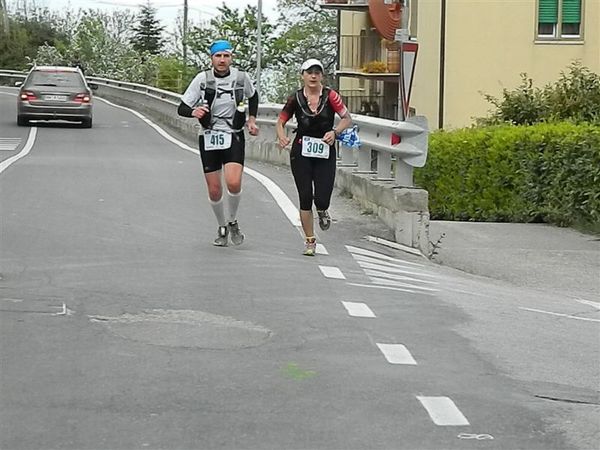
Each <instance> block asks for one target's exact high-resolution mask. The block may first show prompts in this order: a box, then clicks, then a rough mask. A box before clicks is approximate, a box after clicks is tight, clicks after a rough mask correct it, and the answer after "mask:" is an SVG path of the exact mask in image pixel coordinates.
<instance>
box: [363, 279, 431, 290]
mask: <svg viewBox="0 0 600 450" xmlns="http://www.w3.org/2000/svg"><path fill="white" fill-rule="evenodd" d="M370 278H371V281H372V282H373V283H375V284H381V285H384V286H393V287H402V288H407V289H417V291H425V292H438V291H439V289H431V288H427V287H421V286H415V285H414V284H409V283H402V282H401V281H395V280H388V279H387V278H379V277H370Z"/></svg>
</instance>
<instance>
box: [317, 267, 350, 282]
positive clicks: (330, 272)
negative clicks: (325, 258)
mask: <svg viewBox="0 0 600 450" xmlns="http://www.w3.org/2000/svg"><path fill="white" fill-rule="evenodd" d="M319 269H321V273H322V274H323V275H324V276H325V277H326V278H335V279H337V280H345V279H346V277H345V276H344V274H343V273H342V271H341V270H340V269H338V268H337V267H333V266H319Z"/></svg>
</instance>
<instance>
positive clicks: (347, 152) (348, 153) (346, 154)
mask: <svg viewBox="0 0 600 450" xmlns="http://www.w3.org/2000/svg"><path fill="white" fill-rule="evenodd" d="M340 157H341V161H340V164H339V165H341V166H346V167H348V166H356V160H355V155H354V151H353V149H352V147H348V146H346V145H344V144H340Z"/></svg>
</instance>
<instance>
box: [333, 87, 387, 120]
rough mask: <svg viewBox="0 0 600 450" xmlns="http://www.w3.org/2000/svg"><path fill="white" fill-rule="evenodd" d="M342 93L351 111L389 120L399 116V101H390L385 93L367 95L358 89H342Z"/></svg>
mask: <svg viewBox="0 0 600 450" xmlns="http://www.w3.org/2000/svg"><path fill="white" fill-rule="evenodd" d="M340 95H341V96H342V99H343V100H344V104H345V105H346V107H347V108H348V110H349V111H350V112H351V113H354V114H360V115H363V116H370V117H381V118H382V119H389V120H397V118H398V102H397V101H389V100H390V99H386V98H385V96H383V95H380V94H374V95H365V94H364V92H363V91H356V90H341V91H340ZM394 100H395V99H394Z"/></svg>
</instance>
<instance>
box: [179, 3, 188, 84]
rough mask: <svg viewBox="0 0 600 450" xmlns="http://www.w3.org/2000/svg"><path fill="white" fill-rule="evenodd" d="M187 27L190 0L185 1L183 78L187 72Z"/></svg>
mask: <svg viewBox="0 0 600 450" xmlns="http://www.w3.org/2000/svg"><path fill="white" fill-rule="evenodd" d="M187 27H188V0H183V33H182V37H181V39H182V41H183V42H182V44H183V76H184V78H185V76H186V71H187Z"/></svg>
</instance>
